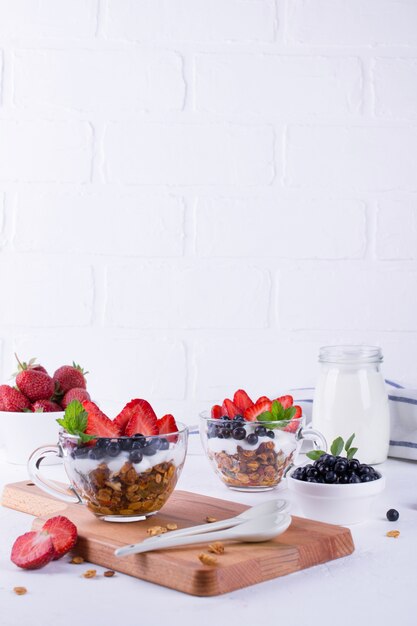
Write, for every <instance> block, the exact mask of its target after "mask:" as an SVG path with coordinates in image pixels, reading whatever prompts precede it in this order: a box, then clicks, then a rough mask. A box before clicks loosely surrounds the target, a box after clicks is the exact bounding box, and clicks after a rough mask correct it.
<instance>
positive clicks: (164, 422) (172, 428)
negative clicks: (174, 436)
mask: <svg viewBox="0 0 417 626" xmlns="http://www.w3.org/2000/svg"><path fill="white" fill-rule="evenodd" d="M156 423H157V425H158V430H159V434H160V435H168V434H169V433H177V432H178V427H177V424H176V422H175V419H174V416H173V415H170V414H168V415H164V417H161V419H159V420H157V422H156Z"/></svg>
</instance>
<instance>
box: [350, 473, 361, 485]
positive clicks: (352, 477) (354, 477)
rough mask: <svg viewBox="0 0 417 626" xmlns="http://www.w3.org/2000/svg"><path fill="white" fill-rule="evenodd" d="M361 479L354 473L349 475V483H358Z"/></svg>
mask: <svg viewBox="0 0 417 626" xmlns="http://www.w3.org/2000/svg"><path fill="white" fill-rule="evenodd" d="M360 482H361V479H360V478H359V476H357V475H356V474H355V472H351V473H350V475H349V483H360Z"/></svg>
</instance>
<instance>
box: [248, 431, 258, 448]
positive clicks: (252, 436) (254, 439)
mask: <svg viewBox="0 0 417 626" xmlns="http://www.w3.org/2000/svg"><path fill="white" fill-rule="evenodd" d="M246 441H247V442H248V443H249V444H250V445H251V446H254V445H255V444H257V443H258V435H255V433H251V434H250V435H248V436H247V437H246Z"/></svg>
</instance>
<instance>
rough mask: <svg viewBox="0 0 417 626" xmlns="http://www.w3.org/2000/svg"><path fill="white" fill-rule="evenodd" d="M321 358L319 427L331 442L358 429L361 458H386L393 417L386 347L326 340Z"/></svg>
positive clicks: (315, 410)
mask: <svg viewBox="0 0 417 626" xmlns="http://www.w3.org/2000/svg"><path fill="white" fill-rule="evenodd" d="M319 362H320V374H319V379H318V382H317V386H316V390H315V394H314V404H313V426H314V428H316V429H317V430H319V431H320V432H322V433H323V435H324V436H325V437H326V439H327V441H328V442H329V443H331V442H332V441H333V440H334V439H335V438H336V437H338V436H341V437H343V439H344V440H346V439H348V438H349V437H350V435H351V434H352V433H355V435H356V436H355V440H354V443H353V445H354V446H355V447H357V448H358V452H357V454H356V458H358V459H359V460H360V461H361V463H369V464H372V463H382V462H383V461H385V460H386V458H387V454H388V446H389V425H390V421H389V408H388V396H387V391H386V388H385V382H384V378H383V376H382V373H381V367H380V365H381V362H382V352H381V349H380V348H378V347H374V346H326V347H323V348H321V349H320V355H319Z"/></svg>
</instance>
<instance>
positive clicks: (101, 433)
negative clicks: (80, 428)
mask: <svg viewBox="0 0 417 626" xmlns="http://www.w3.org/2000/svg"><path fill="white" fill-rule="evenodd" d="M82 405H83V407H84V409H85V410H86V411H87V428H86V429H85V432H86V434H87V435H97V437H120V430H119V429H118V428H117V426H116V425H115V424H114V423H113V422H112V421H111V419H109V418H108V417H107V415H105V414H104V413H103V412H102V411H100V409H99V408H98V406H97V404H94V402H91V401H90V400H84V402H83V403H82Z"/></svg>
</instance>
